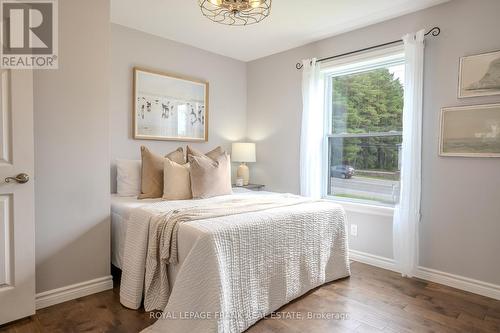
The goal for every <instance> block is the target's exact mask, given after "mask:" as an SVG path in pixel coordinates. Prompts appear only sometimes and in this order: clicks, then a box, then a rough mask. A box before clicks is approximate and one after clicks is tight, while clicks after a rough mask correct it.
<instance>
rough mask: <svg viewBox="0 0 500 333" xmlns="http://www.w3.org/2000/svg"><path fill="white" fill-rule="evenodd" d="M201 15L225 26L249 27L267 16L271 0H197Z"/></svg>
mask: <svg viewBox="0 0 500 333" xmlns="http://www.w3.org/2000/svg"><path fill="white" fill-rule="evenodd" d="M198 2H199V4H200V8H201V12H202V13H203V15H204V16H205V17H207V18H209V19H210V20H212V21H214V22H217V23H221V24H226V25H250V24H255V23H259V22H260V21H262V20H263V19H265V18H266V17H268V16H269V13H270V12H271V2H272V0H198Z"/></svg>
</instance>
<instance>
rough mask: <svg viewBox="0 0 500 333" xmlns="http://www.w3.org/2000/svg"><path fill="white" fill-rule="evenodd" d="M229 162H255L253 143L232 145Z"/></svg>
mask: <svg viewBox="0 0 500 333" xmlns="http://www.w3.org/2000/svg"><path fill="white" fill-rule="evenodd" d="M231 160H232V161H234V162H255V161H256V158H255V143H250V142H235V143H233V145H232V147H231Z"/></svg>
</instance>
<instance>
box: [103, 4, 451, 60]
mask: <svg viewBox="0 0 500 333" xmlns="http://www.w3.org/2000/svg"><path fill="white" fill-rule="evenodd" d="M447 1H449V0H273V2H272V9H271V15H270V16H269V17H268V18H266V19H265V20H264V21H262V22H260V23H258V24H254V25H250V26H246V27H236V26H225V25H222V24H218V23H214V22H212V21H210V20H209V19H207V18H205V17H203V16H202V14H201V11H200V8H199V6H198V0H111V21H112V22H113V23H117V24H121V25H124V26H128V27H131V28H134V29H137V30H141V31H144V32H148V33H150V34H153V35H157V36H161V37H164V38H168V39H171V40H174V41H178V42H181V43H185V44H188V45H192V46H195V47H199V48H201V49H205V50H208V51H211V52H214V53H218V54H222V55H225V56H228V57H231V58H235V59H239V60H243V61H250V60H254V59H257V58H261V57H264V56H267V55H271V54H274V53H277V52H281V51H285V50H288V49H291V48H294V47H297V46H301V45H304V44H307V43H310V42H313V41H316V40H320V39H323V38H326V37H330V36H333V35H337V34H340V33H343V32H346V31H349V30H354V29H357V28H361V27H364V26H368V25H370V24H374V23H377V22H381V21H385V20H388V19H391V18H394V17H397V16H401V15H404V14H407V13H411V12H414V11H417V10H420V9H423V8H427V7H431V6H434V5H437V4H440V3H443V2H447Z"/></svg>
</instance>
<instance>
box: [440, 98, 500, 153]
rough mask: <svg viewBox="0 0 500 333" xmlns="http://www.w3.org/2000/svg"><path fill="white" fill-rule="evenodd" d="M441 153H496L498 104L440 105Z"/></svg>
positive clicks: (499, 136) (499, 124) (499, 130)
mask: <svg viewBox="0 0 500 333" xmlns="http://www.w3.org/2000/svg"><path fill="white" fill-rule="evenodd" d="M439 141H440V144H439V154H440V155H441V156H462V157H500V104H489V105H474V106H461V107H450V108H443V109H441V135H440V140H439Z"/></svg>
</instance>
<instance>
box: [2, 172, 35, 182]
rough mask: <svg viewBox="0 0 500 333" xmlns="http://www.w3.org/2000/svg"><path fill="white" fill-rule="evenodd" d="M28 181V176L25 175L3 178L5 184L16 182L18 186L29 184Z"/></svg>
mask: <svg viewBox="0 0 500 333" xmlns="http://www.w3.org/2000/svg"><path fill="white" fill-rule="evenodd" d="M29 180H30V176H28V174H26V173H20V174H18V175H17V176H15V177H7V178H5V182H6V183H10V182H12V181H15V182H18V183H19V184H24V183H27V182H29Z"/></svg>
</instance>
